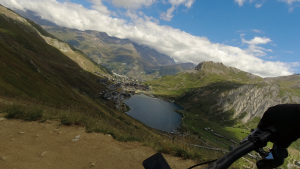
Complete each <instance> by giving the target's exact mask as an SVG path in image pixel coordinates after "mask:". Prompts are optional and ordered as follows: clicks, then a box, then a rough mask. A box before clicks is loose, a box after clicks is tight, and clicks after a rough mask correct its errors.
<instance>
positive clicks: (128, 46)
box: [44, 26, 194, 80]
mask: <svg viewBox="0 0 300 169" xmlns="http://www.w3.org/2000/svg"><path fill="white" fill-rule="evenodd" d="M44 28H45V29H46V30H47V31H49V32H50V33H51V34H53V35H55V36H56V37H58V38H60V39H61V40H63V41H65V42H68V43H69V44H72V45H73V46H75V47H76V48H78V49H80V50H82V51H84V53H86V54H87V56H89V57H90V58H91V59H92V60H94V61H95V62H97V63H99V64H101V65H105V66H106V67H107V68H109V69H110V70H111V71H113V72H115V73H117V74H121V75H126V76H129V77H134V78H136V79H140V80H151V79H153V78H158V77H160V76H163V75H174V74H177V73H179V72H182V71H184V70H190V69H193V66H194V65H193V64H189V63H187V64H176V65H175V62H174V60H173V59H172V58H170V57H169V56H167V55H164V54H161V53H159V52H157V51H155V50H153V49H151V48H149V47H146V46H141V45H138V44H136V43H134V42H132V41H130V40H128V39H119V38H115V37H111V36H108V35H107V34H106V33H104V32H97V31H79V30H75V29H67V28H60V27H49V26H44ZM191 65H192V66H191Z"/></svg>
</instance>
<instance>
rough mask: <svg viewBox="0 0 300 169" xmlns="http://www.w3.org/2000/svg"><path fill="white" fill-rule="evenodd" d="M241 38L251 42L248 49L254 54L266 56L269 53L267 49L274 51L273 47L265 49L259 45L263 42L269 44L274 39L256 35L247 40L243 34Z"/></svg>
mask: <svg viewBox="0 0 300 169" xmlns="http://www.w3.org/2000/svg"><path fill="white" fill-rule="evenodd" d="M241 38H242V42H243V43H247V44H249V48H248V49H247V50H246V51H247V52H248V53H250V54H252V55H254V56H266V55H267V54H266V52H265V51H267V52H273V51H272V50H271V49H265V48H263V47H260V46H258V45H261V44H267V43H269V42H271V41H272V40H271V39H270V38H266V37H263V38H261V37H255V38H254V39H252V40H250V41H247V40H245V39H244V37H243V36H241Z"/></svg>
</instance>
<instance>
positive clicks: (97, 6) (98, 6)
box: [89, 0, 111, 15]
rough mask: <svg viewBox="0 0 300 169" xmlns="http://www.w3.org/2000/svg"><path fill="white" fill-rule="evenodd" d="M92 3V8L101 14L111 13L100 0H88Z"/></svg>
mask: <svg viewBox="0 0 300 169" xmlns="http://www.w3.org/2000/svg"><path fill="white" fill-rule="evenodd" d="M89 2H90V3H92V4H93V5H92V9H94V10H96V11H98V12H100V13H102V14H107V15H109V14H111V11H109V10H108V9H107V7H106V6H105V5H103V4H102V0H89Z"/></svg>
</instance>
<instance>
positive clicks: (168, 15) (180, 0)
mask: <svg viewBox="0 0 300 169" xmlns="http://www.w3.org/2000/svg"><path fill="white" fill-rule="evenodd" d="M195 1H196V0H168V3H170V4H171V5H172V7H171V8H169V9H168V10H167V12H162V13H161V14H160V19H163V20H166V21H171V20H172V18H173V16H174V15H173V12H174V10H175V9H176V8H177V7H178V6H180V5H184V6H186V7H187V8H191V7H192V5H193V3H194V2H195ZM163 3H164V4H166V3H167V2H166V1H165V0H163Z"/></svg>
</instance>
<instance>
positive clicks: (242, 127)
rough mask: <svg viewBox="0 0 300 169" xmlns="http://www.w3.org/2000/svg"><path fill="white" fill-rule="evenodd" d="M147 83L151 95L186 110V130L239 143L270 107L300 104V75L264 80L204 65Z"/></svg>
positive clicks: (213, 65)
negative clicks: (227, 138) (210, 129)
mask: <svg viewBox="0 0 300 169" xmlns="http://www.w3.org/2000/svg"><path fill="white" fill-rule="evenodd" d="M145 83H146V84H148V85H149V86H151V88H152V90H153V91H152V94H154V95H156V96H159V97H163V98H165V99H167V100H175V102H177V103H179V104H180V105H181V106H183V107H184V108H185V111H181V112H180V113H182V114H183V116H184V119H183V121H184V126H185V127H187V128H188V129H189V130H190V131H191V132H195V133H198V134H200V135H202V136H203V137H206V136H209V137H211V139H212V140H215V139H216V138H217V137H216V136H212V135H211V134H209V133H207V131H206V130H205V129H204V128H206V127H211V128H213V130H215V131H216V132H217V133H222V135H224V136H227V137H229V138H232V139H234V140H236V141H240V140H241V139H242V138H243V137H245V136H246V135H247V133H248V131H249V130H250V128H253V127H256V125H257V122H258V121H259V119H260V117H261V116H262V114H263V112H265V111H266V110H267V108H268V107H270V106H274V105H277V104H285V103H297V104H299V103H300V97H299V94H300V90H299V83H300V76H299V75H292V76H286V77H278V78H265V79H263V78H261V77H259V76H255V75H252V74H250V73H247V72H243V71H240V70H238V69H235V68H232V67H227V66H225V65H223V64H222V63H213V62H203V63H200V64H199V65H198V66H197V67H196V68H195V70H194V71H188V72H183V73H179V74H177V75H174V76H164V77H162V78H161V79H156V80H152V81H148V82H145ZM210 135H211V136H210Z"/></svg>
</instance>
